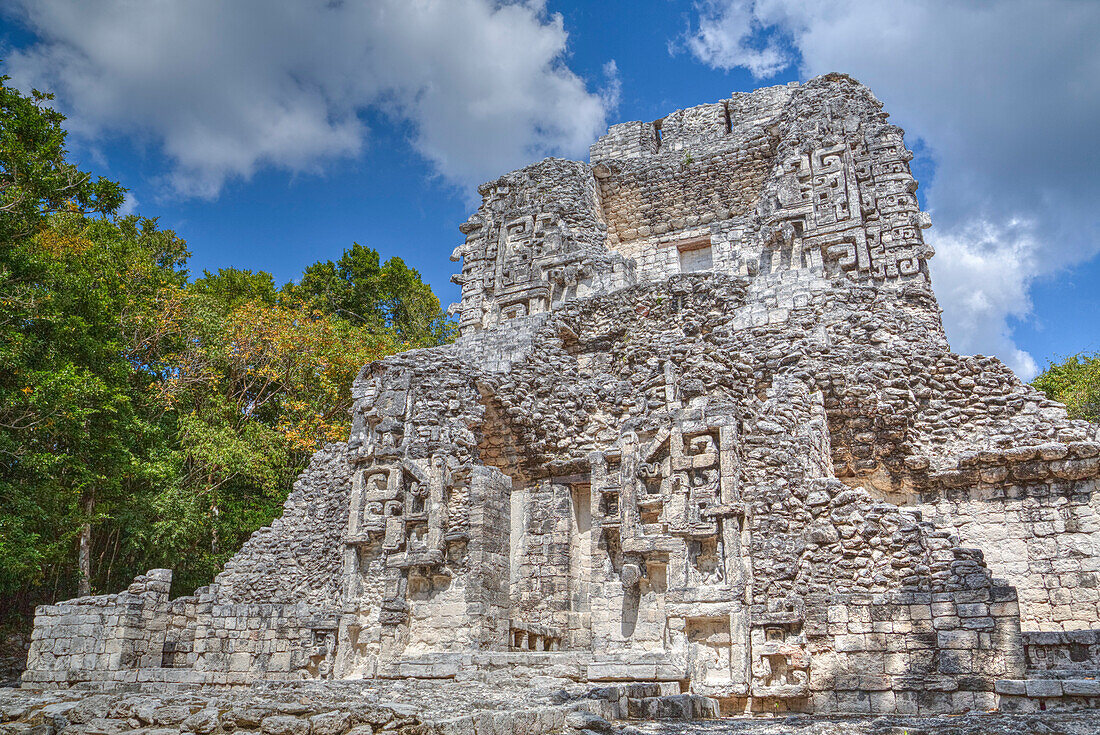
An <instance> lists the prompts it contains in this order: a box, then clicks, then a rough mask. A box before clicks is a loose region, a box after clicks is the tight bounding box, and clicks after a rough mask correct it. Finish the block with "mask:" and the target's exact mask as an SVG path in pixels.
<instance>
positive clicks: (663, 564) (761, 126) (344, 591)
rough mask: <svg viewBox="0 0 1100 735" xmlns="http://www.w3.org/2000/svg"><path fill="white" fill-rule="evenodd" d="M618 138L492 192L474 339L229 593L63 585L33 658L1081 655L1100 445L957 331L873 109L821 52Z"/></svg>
mask: <svg viewBox="0 0 1100 735" xmlns="http://www.w3.org/2000/svg"><path fill="white" fill-rule="evenodd" d="M592 155H593V162H592V164H591V165H590V164H585V163H579V162H571V161H561V160H557V159H547V160H545V161H542V162H540V163H537V164H534V165H532V166H528V167H526V168H524V169H521V170H519V171H516V172H512V173H510V174H507V175H505V176H503V177H500V178H499V179H497V180H496V181H493V182H490V183H489V184H486V185H485V186H483V187H481V194H482V197H483V201H482V205H481V207H480V208H479V210H478V212H477V213H476V214H475V215H474V216H472V217H471V218H470V219H469V220H468V221H467V222H466V223H465V224H463V226H462V227H461V230H462V232H463V234H464V236H465V242H464V243H463V244H462V245H460V246H459V247H458V248H457V249H456V250H455V254H454V257H455V258H456V259H461V260H462V261H463V272H462V273H461V274H460V275H458V276H457V277H456V279H455V280H456V282H457V283H459V284H460V285H461V286H462V302H461V304H460V305H459V306H458V310H459V312H460V320H461V333H462V334H461V337H460V339H459V340H458V341H457V342H456V343H455V344H452V345H446V346H441V347H436V348H431V349H424V350H414V351H410V352H406V353H402V354H399V355H394V356H391V357H388V358H386V359H384V360H381V361H378V362H376V363H372V364H371V365H368V366H365V367H364V368H363V370H362V371H361V373H360V375H359V377H358V379H357V380H356V382H355V385H354V386H353V393H352V395H353V398H354V399H355V403H354V406H353V409H352V427H351V432H350V436H349V439H348V442H347V443H346V444H336V445H330V446H329V447H326V448H325V449H324V450H323V451H321V452H319V453H318V454H317V456H315V457H314V459H313V461H312V463H311V464H310V467H309V468H308V469H307V471H306V472H305V473H304V474H303V475H302V477H301V478H300V479H299V482H298V483H296V485H295V488H294V491H293V492H292V493H291V495H290V497H289V498H288V501H287V506H286V510H285V512H284V515H283V516H282V517H281V518H280V519H279V520H278V521H276V522H275V523H273V524H272V526H271V527H270V528H267V529H263V530H261V531H258V532H257V533H256V534H254V535H253V537H252V538H251V539H250V540H249V542H248V543H247V544H246V545H245V547H244V548H243V549H242V550H241V552H240V553H239V554H238V555H237V556H235V557H234V559H233V560H232V561H231V562H230V563H229V564H227V566H226V568H225V570H224V571H223V572H222V573H221V574H220V575H218V577H217V578H216V580H215V583H214V584H212V585H211V586H210V587H209V588H205V589H202V590H199V591H197V593H196V594H195V595H194V596H191V597H186V598H180V599H178V600H173V601H171V602H169V601H168V597H167V595H168V589H167V583H166V582H165V583H164V584H163V585H161V584H160V581H163V580H161V577H160V576H158V575H159V574H160V573H159V572H158V573H156V574H152V573H151V576H150V577H149V578H148V579H146V580H139V582H140V583H139V582H135V587H134V588H133V589H132V590H131V591H130V592H128V593H123V594H122V595H118V596H110V597H102V598H90V599H88V600H77V601H73V602H71V603H64V604H63V605H61V606H56V607H51V608H44V609H43V610H42V611H41V613H40V615H39V621H38V623H37V625H36V638H35V646H36V648H34V650H33V651H32V653H33V661H34V666H32V668H31V671H30V672H29V676H28V678H27V679H26V680H27V681H28V682H33V681H42V682H48V683H54V684H63V683H66V682H69V681H78V680H88V679H96V678H106V679H112V678H114V679H120V680H138V679H144V680H149V681H170V680H180V681H184V680H186V681H196V682H200V683H216V684H233V685H236V684H243V683H247V682H249V681H252V680H255V679H258V678H287V677H304V678H330V677H374V676H386V677H390V676H395V677H402V676H428V677H448V676H458V675H460V674H467V673H468V672H469V670H470V669H471V668H476V667H482V668H483V669H484V670H491V671H490V674H485V671H483V672H482V673H483V674H485V675H491V676H493V677H498V676H503V674H502V669H503V668H506V667H511V668H512V669H513V670H514V671H516V672H521V674H520V675H527V674H531V673H532V672H543V673H547V674H554V675H565V676H568V677H573V678H583V679H587V680H590V681H649V682H668V683H669V684H668V686H677V687H678V686H679V682H687V686H688V687H689V688H690V691H692V692H694V693H697V694H698V693H703V694H706V695H707V696H712V697H717V698H720V699H722V700H724V705H725V706H726V707H727V708H731V707H732V708H735V709H738V708H741V709H743V708H744V707H746V706H749V707H751V708H754V709H756V710H766V711H771V712H775V711H786V710H791V711H809V710H812V711H818V712H851V711H857V712H913V711H919V712H922V713H926V712H930V711H959V710H962V709H966V708H970V709H973V708H976V707H982V708H990V707H992V706H995V705H996V704H997V690H996V688H995V687H996V685H995V681H996V680H998V679H1000V680H1005V681H1010V680H1011V681H1015V680H1018V679H1019V678H1020V677H1022V676H1024V675H1025V673H1026V671H1025V669H1026V668H1027V667H1028V666H1030V667H1031V668H1033V669H1039V668H1041V667H1042V665H1043V662H1064V661H1065V660H1067V659H1068V661H1069V662H1070V663H1072V664H1079V665H1080V666H1078V667H1077V668H1079V669H1081V670H1085V667H1086V666H1087V665H1089V664H1088V661H1091V660H1092V658H1094V653H1095V652H1094V651H1093V650H1092V649H1093V648H1094V646H1093V642H1091V639H1088V640H1086V638H1088V635H1087V634H1086V633H1082V632H1079V631H1077V630H1075V629H1077V628H1082V627H1086V626H1092V625H1094V624H1095V621H1096V619H1097V616H1098V614H1100V608H1098V605H1100V599H1098V597H1097V579H1096V575H1097V574H1098V573H1100V571H1098V570H1097V566H1098V564H1097V562H1098V560H1100V547H1098V545H1097V541H1096V539H1097V538H1100V529H1098V528H1097V507H1096V503H1097V501H1096V500H1095V492H1094V491H1095V490H1096V489H1097V483H1098V482H1100V434H1098V433H1097V432H1098V429H1097V427H1095V426H1091V425H1088V424H1085V423H1083V422H1075V421H1070V420H1068V419H1067V418H1066V415H1065V411H1064V409H1063V408H1062V407H1060V406H1058V405H1057V404H1054V403H1053V402H1050V401H1048V400H1046V399H1045V398H1044V397H1042V396H1041V395H1040V394H1038V393H1036V392H1035V391H1034V390H1032V389H1030V388H1029V387H1027V386H1024V385H1022V384H1021V383H1020V382H1019V381H1018V380H1017V379H1016V378H1015V376H1013V375H1012V373H1011V371H1010V370H1008V369H1007V368H1006V367H1005V366H1004V365H1002V364H1001V363H1000V362H999V361H997V360H995V359H994V358H986V357H981V356H975V357H961V356H958V355H955V354H953V353H951V352H950V348H949V346H948V344H947V340H946V337H945V335H944V332H943V328H942V324H941V322H940V318H939V307H938V304H937V303H936V300H935V296H934V295H933V293H932V291H931V287H930V284H929V280H928V271H927V266H926V261H927V259H928V258H929V257H931V255H932V252H931V249H930V248H928V247H927V246H925V245H924V242H923V239H922V236H921V229H922V228H923V227H925V226H927V225H928V220H927V217H925V216H923V215H922V214H921V213H920V212H919V209H918V208H917V204H916V199H915V196H914V191H915V187H916V182H915V181H914V180H913V177H912V174H911V172H910V170H909V167H908V161H909V158H910V154H909V153H908V151H907V150H906V149H905V146H904V142H903V140H902V133H901V131H900V130H899V129H897V128H895V127H893V126H891V125H889V124H887V123H886V116H885V113H883V112H882V111H881V104H880V103H879V102H878V100H876V99H875V98H874V96H873V95H872V94H871V93H870V92H869V91H868V90H867V89H866V88H864V87H862V86H861V85H859V84H858V83H856V82H854V81H853V80H851V79H849V78H847V77H844V76H842V75H827V76H825V77H821V78H818V79H815V80H811V81H810V82H808V83H806V84H805V85H794V86H787V87H775V88H770V89H767V90H761V91H758V92H756V93H752V94H748V95H734V96H733V97H732V98H731V99H729V100H724V101H722V102H720V103H716V104H710V105H702V106H699V107H696V108H691V109H689V110H683V111H680V112H678V113H674V114H672V115H669V116H667V117H666V118H663V119H662V120H660V121H657V122H656V123H628V124H624V125H620V126H615V127H614V128H612V130H611V131H610V132H609V134H608V136H606V137H605V138H603V139H601V140H600V141H598V142H597V144H596V145H594V146H593V148H592ZM1014 586H1015V587H1014ZM161 587H163V589H161ZM1017 590H1018V591H1017ZM1021 628H1024V629H1027V628H1032V629H1040V630H1042V631H1052V632H1050V633H1046V632H1044V633H1041V634H1035V635H1050V636H1054V637H1053V638H1049V639H1047V638H1035V637H1029V636H1027V635H1024V634H1023V633H1022V632H1021ZM1049 668H1055V667H1054V666H1053V665H1052V666H1051V667H1049ZM35 677H38V678H35ZM673 683H675V684H673ZM654 686H656V685H654ZM662 686H664V685H662ZM1005 686H1008V688H1009V689H1012V690H1013V691H1015V690H1018V689H1019V686H1017V685H1015V684H1013V685H1005ZM1002 688H1004V687H1003V686H1002ZM1026 690H1027V687H1025V688H1024V691H1026Z"/></svg>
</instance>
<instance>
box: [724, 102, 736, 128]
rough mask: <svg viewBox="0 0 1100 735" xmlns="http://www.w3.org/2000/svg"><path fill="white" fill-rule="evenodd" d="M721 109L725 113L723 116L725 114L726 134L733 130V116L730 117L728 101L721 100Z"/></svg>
mask: <svg viewBox="0 0 1100 735" xmlns="http://www.w3.org/2000/svg"><path fill="white" fill-rule="evenodd" d="M722 111H723V112H724V113H725V116H726V135H729V134H730V133H732V132H733V118H731V117H730V103H729V102H723V103H722Z"/></svg>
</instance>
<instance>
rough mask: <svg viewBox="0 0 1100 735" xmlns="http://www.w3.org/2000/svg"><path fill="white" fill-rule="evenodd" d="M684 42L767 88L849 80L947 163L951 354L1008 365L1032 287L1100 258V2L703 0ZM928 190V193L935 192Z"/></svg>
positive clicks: (936, 188)
mask: <svg viewBox="0 0 1100 735" xmlns="http://www.w3.org/2000/svg"><path fill="white" fill-rule="evenodd" d="M697 10H698V22H697V24H696V26H695V27H694V28H693V29H692V30H690V31H689V32H688V33H687V35H686V37H685V38H684V39H682V40H683V42H684V43H683V45H685V46H686V47H687V49H688V50H689V51H690V52H691V53H692V54H694V55H695V56H696V57H697V58H698V59H700V60H701V61H703V62H704V63H706V64H708V65H710V66H713V67H715V68H721V69H731V68H734V67H743V68H745V69H748V70H749V71H750V72H751V73H753V74H754V75H755V76H756V77H757V78H760V79H765V78H767V77H769V76H772V75H774V74H776V73H778V72H779V71H781V70H783V69H787V68H791V67H796V68H797V69H798V72H799V74H800V75H803V76H806V77H809V76H814V75H817V74H822V73H826V72H830V71H840V72H845V73H848V74H851V75H852V76H854V77H856V78H857V79H859V80H860V81H862V82H864V83H865V84H867V85H868V86H869V87H871V89H872V90H874V92H875V94H876V95H877V96H878V97H879V98H880V99H882V100H883V102H884V103H885V104H886V109H887V111H889V112H891V113H892V114H893V118H892V119H893V120H894V121H895V122H897V123H898V124H899V125H901V126H902V127H904V128H906V130H907V131H908V132H909V135H910V143H912V142H913V138H914V137H917V138H920V139H921V140H922V141H923V143H924V145H925V146H926V149H927V151H928V153H929V154H930V155H931V157H932V159H933V161H934V163H935V175H934V177H933V179H932V181H931V183H930V184H929V185H926V186H925V187H924V189H925V193H926V199H927V203H928V209H929V210H930V211H931V213H932V221H933V228H932V229H931V230H928V231H927V232H926V236H927V239H928V240H929V242H931V243H932V244H933V245H934V246H935V248H936V250H937V253H938V255H937V256H936V257H935V258H933V260H932V262H931V266H932V272H933V279H934V285H935V286H936V292H937V295H938V297H939V299H940V302H941V304H942V306H943V309H944V323H945V326H946V328H947V331H948V336H949V337H950V338H951V341H952V345H953V346H954V347H955V349H957V350H959V351H960V352H982V353H986V354H996V355H997V356H999V357H1000V358H1001V359H1003V360H1004V361H1005V362H1006V363H1007V364H1008V365H1010V366H1011V367H1012V368H1013V369H1015V370H1016V372H1017V373H1018V374H1019V375H1020V377H1022V378H1025V379H1027V378H1030V377H1032V376H1033V375H1034V374H1035V371H1036V365H1035V361H1034V360H1033V359H1032V357H1031V356H1030V355H1028V354H1027V353H1026V352H1024V351H1022V350H1020V349H1019V348H1018V347H1017V346H1016V345H1015V343H1014V342H1013V339H1012V332H1011V322H1010V318H1011V317H1015V318H1026V317H1028V315H1029V314H1030V312H1031V302H1030V300H1029V298H1028V292H1029V287H1030V284H1031V283H1032V281H1033V279H1035V278H1036V277H1039V276H1042V275H1048V274H1051V273H1055V272H1057V271H1058V270H1060V269H1063V268H1066V267H1069V266H1072V265H1074V264H1076V263H1080V262H1082V261H1084V260H1086V259H1088V258H1091V257H1092V256H1094V255H1096V254H1097V252H1100V208H1098V207H1097V206H1096V202H1097V201H1098V199H1100V176H1098V174H1097V170H1098V169H1097V165H1098V159H1097V156H1096V154H1095V152H1094V151H1093V150H1092V148H1093V144H1092V142H1091V141H1092V139H1093V138H1094V136H1095V133H1096V130H1098V129H1100V83H1097V79H1100V44H1097V43H1096V37H1097V35H1098V34H1100V3H1096V2H1088V1H1086V0H1047V1H1046V2H1041V3H1037V2H1033V1H1032V0H909V1H907V2H904V3H900V2H882V0H831V1H829V2H824V1H816V2H815V1H813V0H757V1H756V2H748V1H736V0H706V1H705V2H701V3H697ZM926 183H927V182H926Z"/></svg>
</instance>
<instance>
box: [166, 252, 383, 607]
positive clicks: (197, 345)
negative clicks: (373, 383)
mask: <svg viewBox="0 0 1100 735" xmlns="http://www.w3.org/2000/svg"><path fill="white" fill-rule="evenodd" d="M270 278H271V277H270V276H269V275H268V274H266V273H259V274H255V273H249V272H247V271H237V270H222V271H219V272H218V273H217V274H209V273H208V274H206V275H205V276H204V277H203V278H201V279H199V280H197V281H196V282H195V283H194V284H192V285H191V286H190V287H189V288H188V294H187V299H186V304H185V307H184V309H182V310H181V311H180V312H179V318H180V321H179V323H178V325H177V331H178V333H179V334H181V335H183V336H184V337H185V339H184V340H183V341H182V343H181V349H179V350H178V351H175V352H172V353H166V354H164V356H163V359H164V361H165V366H164V368H163V369H162V370H160V371H158V372H160V373H162V374H164V375H166V376H167V377H166V379H165V381H164V384H163V391H162V394H161V395H162V397H163V400H164V402H165V410H166V411H168V412H170V413H171V415H173V416H174V417H175V432H176V433H175V439H174V447H175V448H176V450H177V453H178V454H177V458H178V460H179V473H178V475H177V482H176V483H174V484H173V485H171V486H167V487H166V488H165V489H164V491H163V492H162V493H161V494H160V496H159V498H158V501H157V509H158V513H157V515H158V517H157V521H156V534H157V544H158V546H159V547H161V548H163V549H165V550H166V552H165V553H166V556H167V557H168V558H171V559H173V560H175V562H176V564H175V565H176V567H177V577H176V578H177V580H178V584H177V587H178V588H179V589H189V588H193V587H194V586H197V585H199V584H203V583H205V582H207V581H209V579H210V577H211V576H212V575H213V574H214V573H215V572H216V571H217V569H218V568H219V567H220V566H221V565H222V564H223V563H224V562H225V560H226V559H227V558H228V556H230V555H231V554H232V553H233V552H234V551H236V549H237V548H238V547H239V546H240V544H241V543H242V542H243V541H244V540H245V539H246V538H247V537H248V535H249V534H250V533H251V532H252V531H254V530H255V529H256V528H258V527H260V526H262V525H266V524H267V523H270V521H271V520H272V518H274V517H275V516H276V515H278V512H279V509H280V508H281V506H282V502H283V500H285V498H286V494H287V492H288V490H289V488H290V484H291V483H292V482H293V479H294V476H295V475H297V473H298V472H299V471H300V470H301V469H302V467H303V466H304V464H305V462H306V461H307V460H308V458H309V455H310V454H311V453H312V452H314V451H316V450H317V449H318V448H320V447H321V446H322V445H324V443H326V442H329V441H341V440H346V439H347V435H348V429H349V419H348V409H349V407H350V402H351V392H350V386H351V383H352V381H353V380H354V378H355V375H356V373H357V372H358V371H359V369H360V368H361V367H362V365H363V364H365V363H367V362H370V361H371V360H375V359H378V358H380V357H383V356H384V355H387V354H391V353H393V352H394V351H395V350H396V349H397V345H398V340H397V339H396V338H395V337H394V336H393V335H392V333H390V332H388V331H386V330H378V329H376V328H373V327H366V326H363V325H358V324H353V323H351V322H348V321H346V320H343V319H338V318H335V317H333V316H331V315H326V314H321V313H317V312H308V311H305V310H304V309H302V308H301V307H299V306H296V305H288V304H277V303H273V294H274V290H273V288H272V287H270Z"/></svg>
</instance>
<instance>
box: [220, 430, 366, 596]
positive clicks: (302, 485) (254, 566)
mask: <svg viewBox="0 0 1100 735" xmlns="http://www.w3.org/2000/svg"><path fill="white" fill-rule="evenodd" d="M350 489H351V470H350V468H349V463H348V456H347V448H346V446H345V445H344V444H342V443H341V444H329V445H327V446H326V447H325V448H324V449H322V450H321V451H319V452H317V453H316V454H315V455H314V456H313V458H312V459H311V460H310V463H309V466H308V467H307V468H306V469H305V471H304V472H303V473H302V475H301V476H300V477H299V478H298V479H297V480H296V481H295V483H294V487H293V489H292V490H291V493H290V495H289V496H288V497H287V500H286V503H285V504H284V506H283V514H282V516H280V517H279V518H277V519H275V521H274V522H272V524H271V525H270V526H265V527H264V528H261V529H260V530H258V531H257V532H256V533H254V534H253V535H252V537H251V538H250V539H249V540H248V541H247V542H245V545H244V546H243V547H242V548H241V550H240V551H239V552H238V553H237V554H236V555H234V556H233V558H232V559H230V560H229V562H228V563H226V565H225V569H224V570H223V571H222V572H221V573H219V574H218V576H217V577H216V578H215V580H214V585H213V588H212V591H213V593H214V594H215V596H216V598H217V599H218V600H219V601H220V602H225V603H265V604H268V603H279V604H288V605H296V604H298V603H305V604H307V605H309V606H310V607H311V608H312V609H317V610H321V609H330V610H331V609H337V608H338V607H339V599H340V593H341V590H342V587H343V584H342V576H341V574H342V572H341V570H342V566H343V549H344V547H343V543H342V536H343V531H344V525H345V522H346V519H347V504H348V495H349V492H350Z"/></svg>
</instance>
